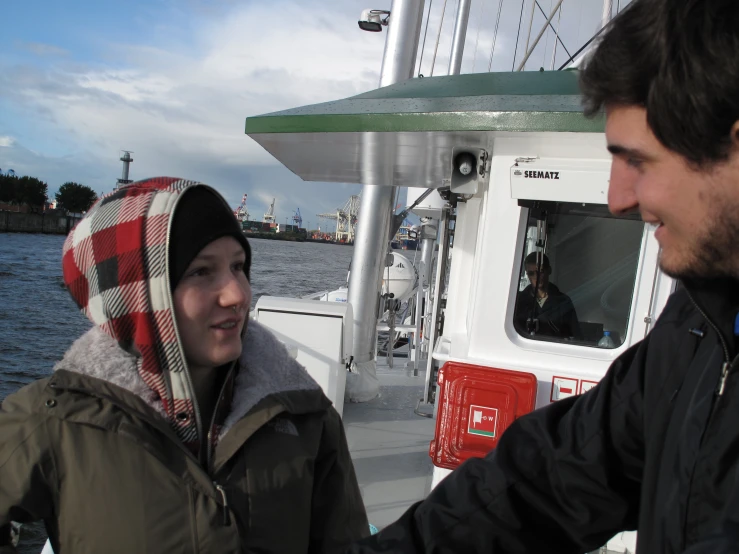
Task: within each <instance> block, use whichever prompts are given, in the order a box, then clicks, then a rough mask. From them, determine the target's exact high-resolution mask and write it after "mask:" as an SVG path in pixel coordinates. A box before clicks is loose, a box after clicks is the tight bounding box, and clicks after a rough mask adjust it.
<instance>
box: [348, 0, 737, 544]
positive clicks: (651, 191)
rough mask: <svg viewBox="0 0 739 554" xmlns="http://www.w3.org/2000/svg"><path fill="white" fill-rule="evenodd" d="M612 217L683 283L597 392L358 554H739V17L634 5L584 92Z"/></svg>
mask: <svg viewBox="0 0 739 554" xmlns="http://www.w3.org/2000/svg"><path fill="white" fill-rule="evenodd" d="M581 79H582V89H583V93H584V97H585V105H586V113H588V114H593V113H595V112H597V111H599V110H600V109H603V108H605V111H606V116H607V123H606V139H607V143H608V149H609V150H610V151H611V152H612V154H613V166H612V170H611V181H610V189H609V198H608V201H609V207H610V210H611V211H612V212H613V213H614V214H625V213H627V212H632V211H636V210H638V211H639V212H640V213H641V216H642V218H643V219H644V221H646V222H648V223H651V224H654V225H656V226H657V231H656V238H657V240H658V241H659V244H660V246H661V258H660V264H661V267H662V269H663V270H664V271H665V272H666V273H668V274H669V275H672V276H674V277H676V278H679V279H681V280H682V283H683V287H681V290H679V291H678V292H676V293H675V294H674V295H673V296H672V297H671V298H670V300H669V302H668V304H667V306H666V307H665V309H664V311H663V314H662V315H661V317H660V319H659V321H658V322H657V324H656V325H655V327H654V329H653V330H652V331H651V332H650V334H649V335H648V336H647V338H646V339H645V340H644V341H642V342H641V343H639V344H636V345H634V346H633V347H632V348H630V349H629V350H627V351H626V352H625V353H624V354H623V355H622V356H621V357H620V358H618V359H617V360H616V361H615V362H614V363H613V364H612V366H611V368H610V369H609V371H608V373H607V374H606V376H605V377H604V378H603V380H602V381H601V383H600V384H599V385H598V386H596V387H595V388H594V389H592V390H591V391H590V392H588V393H586V394H584V395H582V396H579V397H572V398H568V399H565V400H562V401H559V402H556V403H554V404H552V405H551V406H548V407H546V408H543V409H541V410H537V411H535V412H534V413H532V414H529V415H528V416H524V417H522V418H520V419H518V420H517V421H515V422H514V423H513V425H511V427H510V428H509V429H508V430H507V431H506V433H505V434H504V435H503V436H502V438H501V440H500V442H499V445H498V447H497V448H496V449H495V450H494V451H493V452H492V453H491V454H490V455H488V456H487V457H486V458H484V459H472V460H469V461H468V462H466V463H465V464H463V465H462V466H461V467H460V468H459V469H458V470H457V471H455V472H454V473H452V474H451V475H450V476H449V477H447V479H446V480H445V481H443V482H442V483H441V484H440V485H439V486H438V487H436V489H434V491H432V493H431V494H430V495H429V496H428V498H427V499H426V500H425V501H423V502H421V503H419V504H416V505H414V506H412V507H411V508H410V509H409V510H408V511H407V512H406V513H405V514H404V515H403V516H402V517H401V519H400V520H399V521H398V522H396V523H395V524H393V525H390V526H389V527H387V528H386V529H384V530H383V531H381V532H380V533H379V534H378V535H375V536H374V537H373V538H371V539H366V541H365V542H364V544H363V545H361V546H356V547H355V548H354V549H353V550H352V552H355V553H370V552H427V553H431V552H434V553H448V552H449V553H450V552H465V553H468V552H470V553H471V552H485V553H513V552H516V553H547V552H557V553H573V554H574V553H583V552H587V551H591V550H594V549H595V548H597V547H599V546H601V545H602V544H604V543H605V542H606V541H607V540H608V539H609V538H610V537H611V536H613V535H614V534H616V533H618V532H619V531H622V530H631V529H637V530H638V542H637V551H638V552H639V554H662V553H678V552H681V553H686V554H707V553H712V554H728V553H737V552H739V471H737V468H738V466H739V375H737V373H739V371H738V370H739V357H737V350H738V348H737V346H738V345H737V336H736V334H737V333H739V328H738V327H739V321H738V320H737V312H739V2H737V1H736V0H710V1H708V0H669V1H667V0H634V2H632V4H631V5H630V6H629V7H628V8H627V9H626V10H625V11H624V12H623V13H621V14H620V15H619V16H618V17H617V18H616V19H615V20H614V22H613V23H612V25H611V28H610V29H609V30H608V31H607V33H606V34H605V36H604V38H603V39H602V41H601V43H600V45H599V46H598V48H597V51H596V52H595V53H594V54H593V55H592V57H591V58H590V60H589V62H588V63H587V65H586V67H585V69H584V71H583V73H582V76H581Z"/></svg>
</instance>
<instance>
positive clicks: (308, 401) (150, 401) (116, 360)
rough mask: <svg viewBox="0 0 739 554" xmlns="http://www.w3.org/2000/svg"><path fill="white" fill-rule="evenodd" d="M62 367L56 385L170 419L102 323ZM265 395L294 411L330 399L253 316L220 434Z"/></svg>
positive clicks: (73, 348)
mask: <svg viewBox="0 0 739 554" xmlns="http://www.w3.org/2000/svg"><path fill="white" fill-rule="evenodd" d="M58 370H66V371H59V372H58V373H57V374H55V376H54V377H53V378H52V382H53V384H54V386H55V387H57V388H60V389H64V388H69V389H75V390H78V391H85V392H89V393H91V394H94V395H96V396H103V397H107V398H110V399H113V400H115V401H116V402H117V403H119V404H120V405H122V406H123V407H127V408H131V409H134V410H136V411H138V412H141V411H142V410H141V406H142V402H143V405H145V406H146V407H147V409H146V410H144V411H145V412H148V413H147V415H148V414H150V413H151V412H150V411H149V409H150V410H153V411H154V412H155V413H156V414H158V415H159V416H161V417H162V418H164V419H167V414H166V412H165V410H164V406H163V404H162V401H161V399H159V398H158V395H157V394H156V393H155V392H154V391H153V390H152V389H151V388H149V387H148V386H147V385H146V383H145V382H144V381H143V379H142V378H141V376H140V374H139V372H138V369H137V357H136V356H135V355H133V354H131V353H129V352H127V351H125V350H123V349H122V348H121V347H120V346H119V345H118V343H117V342H116V341H115V340H113V339H112V338H111V337H110V336H109V335H108V334H107V333H105V332H104V331H102V330H101V329H100V328H99V327H93V328H92V329H90V330H89V331H88V332H87V333H85V334H84V335H83V336H82V337H80V338H79V339H78V340H77V341H75V342H74V344H72V346H71V347H70V349H69V350H68V351H67V353H66V354H65V355H64V358H63V359H62V361H61V362H59V363H57V364H56V365H55V366H54V371H55V372H56V371H58ZM111 385H113V386H111ZM121 389H123V391H125V392H122V391H121ZM126 393H130V394H131V395H133V397H134V398H129V396H130V395H128V394H126ZM266 399H270V400H271V402H270V403H277V404H279V405H280V406H281V408H280V411H287V412H290V413H294V414H300V413H310V412H317V411H323V410H326V409H327V408H328V407H329V406H330V405H331V403H330V401H329V400H328V398H326V396H325V395H324V394H323V392H322V390H321V388H320V386H319V385H318V384H317V383H316V382H315V381H314V380H313V378H312V377H311V376H310V375H308V372H307V371H306V370H305V368H304V367H303V366H301V365H300V364H299V363H298V362H297V361H295V360H294V359H292V358H291V357H290V355H289V354H288V352H287V349H286V348H285V347H284V345H283V344H282V343H281V342H280V341H279V340H278V339H277V338H276V337H275V336H274V335H273V334H272V333H271V332H270V331H269V330H267V329H266V328H265V327H263V326H262V325H260V324H259V323H257V322H256V321H253V320H250V321H249V322H248V325H247V332H246V336H245V337H244V341H243V348H242V353H241V357H240V358H239V367H238V373H237V374H236V378H235V380H234V390H233V399H232V402H231V405H230V411H229V413H228V414H227V415H226V417H225V420H224V422H223V426H222V428H221V429H220V433H219V435H220V437H221V438H222V437H223V436H225V435H226V433H228V431H229V430H230V429H231V428H233V426H234V425H235V424H236V423H237V422H238V421H240V420H241V419H243V418H244V417H245V416H247V415H248V414H249V413H250V412H251V411H252V410H253V409H254V408H255V407H257V406H258V405H260V404H262V405H263V404H264V401H265V400H266ZM154 417H156V416H154Z"/></svg>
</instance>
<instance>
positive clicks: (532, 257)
mask: <svg viewBox="0 0 739 554" xmlns="http://www.w3.org/2000/svg"><path fill="white" fill-rule="evenodd" d="M538 254H539V253H538V252H531V253H530V254H529V255H528V256H526V257H525V258H524V260H523V265H524V266H527V265H536V264H537V262H538V260H537V259H536V256H537V255H538ZM542 256H544V261H543V263H542V264H541V268H542V269H549V268H550V267H552V266H550V265H549V258H548V257H547V255H546V254H542Z"/></svg>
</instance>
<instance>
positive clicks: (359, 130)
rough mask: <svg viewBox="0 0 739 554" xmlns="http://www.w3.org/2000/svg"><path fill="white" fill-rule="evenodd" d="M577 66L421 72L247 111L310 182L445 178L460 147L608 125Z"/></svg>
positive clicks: (261, 137)
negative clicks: (341, 95)
mask: <svg viewBox="0 0 739 554" xmlns="http://www.w3.org/2000/svg"><path fill="white" fill-rule="evenodd" d="M603 128H604V121H603V119H602V118H596V119H587V118H585V117H584V116H583V115H582V106H581V98H580V93H579V88H578V83H577V72H576V71H557V72H516V73H475V74H467V75H455V76H444V77H430V78H417V79H410V80H408V81H404V82H402V83H398V84H395V85H391V86H388V87H383V88H380V89H377V90H373V91H370V92H367V93H364V94H360V95H358V96H353V97H351V98H347V99H345V100H337V101H334V102H325V103H322V104H314V105H311V106H304V107H300V108H294V109H290V110H284V111H280V112H275V113H271V114H266V115H260V116H254V117H249V118H247V119H246V133H247V134H248V135H249V136H251V137H252V138H253V139H254V140H256V141H257V142H258V143H259V144H261V145H262V146H263V147H264V148H265V149H266V150H267V151H269V152H270V153H271V154H272V155H273V156H275V158H277V159H278V160H279V161H280V162H282V163H283V164H284V165H285V166H287V167H288V168H289V169H290V170H292V171H293V172H295V173H296V174H297V175H299V176H300V177H301V178H303V179H304V180H307V181H334V182H349V183H365V184H366V183H372V184H387V185H393V184H394V185H399V186H424V187H426V186H432V187H438V186H441V185H442V180H443V178H444V177H445V176H446V177H448V175H447V173H449V171H450V167H451V150H452V148H454V147H470V148H485V149H487V148H488V145H489V144H490V139H491V138H492V137H493V136H495V135H500V134H501V133H506V134H508V133H510V132H514V133H516V132H537V133H541V132H545V133H550V132H551V133H558V132H574V133H600V132H603Z"/></svg>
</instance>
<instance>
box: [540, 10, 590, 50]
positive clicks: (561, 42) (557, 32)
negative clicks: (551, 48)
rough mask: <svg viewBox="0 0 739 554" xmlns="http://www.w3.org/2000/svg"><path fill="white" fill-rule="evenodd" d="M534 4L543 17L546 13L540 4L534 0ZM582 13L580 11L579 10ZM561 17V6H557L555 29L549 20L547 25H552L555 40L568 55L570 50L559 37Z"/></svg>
mask: <svg viewBox="0 0 739 554" xmlns="http://www.w3.org/2000/svg"><path fill="white" fill-rule="evenodd" d="M536 6H537V7H538V8H539V11H540V12H541V15H543V16H544V17H546V16H547V13H546V12H545V11H544V9H543V8H542V7H541V4H539V2H536ZM580 13H581V15H582V12H580ZM561 19H562V8H561V7H560V8H559V19H558V20H557V29H556V30H555V29H554V27H552V23H551V22H549V26H550V27H552V31H554V34H555V36H556V37H557V40H558V41H559V43H560V44H561V45H562V48H564V49H565V52H567V55H568V56H569V55H570V52H569V51H568V50H567V47H566V46H565V43H564V42H563V41H562V39H561V38H559V21H560V20H561Z"/></svg>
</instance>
